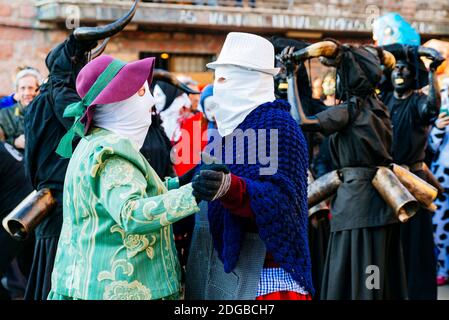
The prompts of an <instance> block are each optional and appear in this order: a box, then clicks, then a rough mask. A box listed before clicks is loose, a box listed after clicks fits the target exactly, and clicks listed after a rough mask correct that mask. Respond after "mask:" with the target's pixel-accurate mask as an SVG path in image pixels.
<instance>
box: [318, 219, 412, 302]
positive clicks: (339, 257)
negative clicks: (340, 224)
mask: <svg viewBox="0 0 449 320" xmlns="http://www.w3.org/2000/svg"><path fill="white" fill-rule="evenodd" d="M406 298H407V284H406V278H405V266H404V261H403V254H402V247H401V242H400V232H399V224H397V223H395V224H389V225H386V226H381V227H370V228H358V229H352V230H344V231H336V232H331V234H330V239H329V247H328V251H327V256H326V264H325V267H324V273H323V284H322V287H321V299H322V300H385V299H390V300H391V299H392V300H397V299H406Z"/></svg>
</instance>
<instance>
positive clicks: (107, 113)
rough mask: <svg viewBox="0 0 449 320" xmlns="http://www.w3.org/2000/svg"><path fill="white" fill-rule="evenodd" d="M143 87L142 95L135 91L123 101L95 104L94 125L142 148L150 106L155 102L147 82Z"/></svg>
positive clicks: (148, 121)
mask: <svg viewBox="0 0 449 320" xmlns="http://www.w3.org/2000/svg"><path fill="white" fill-rule="evenodd" d="M144 87H145V94H144V95H143V96H139V94H138V93H135V94H134V95H133V96H131V97H130V98H128V99H126V100H123V101H119V102H115V103H108V104H101V105H97V107H96V109H95V115H94V121H95V126H97V127H100V128H103V129H106V130H109V131H112V132H114V133H115V134H117V135H119V136H122V137H125V138H128V139H130V140H131V141H133V142H135V143H136V144H137V145H138V147H139V149H140V148H142V146H143V143H144V141H145V137H146V135H147V133H148V129H149V128H150V126H151V108H152V107H153V106H154V103H155V100H154V98H153V96H152V95H151V92H150V88H149V86H148V82H145V84H144Z"/></svg>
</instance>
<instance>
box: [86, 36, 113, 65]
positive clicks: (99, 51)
mask: <svg viewBox="0 0 449 320" xmlns="http://www.w3.org/2000/svg"><path fill="white" fill-rule="evenodd" d="M109 40H111V38H106V39H104V40H103V42H102V43H101V44H100V45H99V46H98V47H97V48H96V49H95V50H94V51H92V53H91V54H90V60H93V59H95V58H96V57H98V56H99V55H101V54H102V53H103V52H104V50H106V46H107V45H108V42H109Z"/></svg>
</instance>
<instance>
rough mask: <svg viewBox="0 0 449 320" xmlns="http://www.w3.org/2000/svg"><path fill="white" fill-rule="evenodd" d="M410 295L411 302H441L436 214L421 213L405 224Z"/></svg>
mask: <svg viewBox="0 0 449 320" xmlns="http://www.w3.org/2000/svg"><path fill="white" fill-rule="evenodd" d="M401 240H402V248H403V250H404V260H405V269H406V274H407V285H408V295H409V298H410V299H411V300H436V299H437V283H436V277H437V264H436V255H435V246H434V240H433V228H432V213H431V212H429V211H428V210H425V209H421V210H419V211H418V212H417V213H416V214H415V215H414V216H413V217H412V218H410V220H408V221H407V223H404V224H401Z"/></svg>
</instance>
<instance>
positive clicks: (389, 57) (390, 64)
mask: <svg viewBox="0 0 449 320" xmlns="http://www.w3.org/2000/svg"><path fill="white" fill-rule="evenodd" d="M382 64H383V65H384V66H385V68H387V69H390V70H392V69H393V68H394V66H395V65H396V58H395V57H394V55H393V54H392V53H391V52H390V51H387V50H383V59H382Z"/></svg>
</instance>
